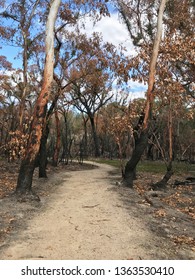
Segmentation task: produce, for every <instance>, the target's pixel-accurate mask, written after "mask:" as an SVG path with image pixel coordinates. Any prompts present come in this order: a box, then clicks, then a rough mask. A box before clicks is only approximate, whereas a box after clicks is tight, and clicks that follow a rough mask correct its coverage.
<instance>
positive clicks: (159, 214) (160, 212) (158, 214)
mask: <svg viewBox="0 0 195 280" xmlns="http://www.w3.org/2000/svg"><path fill="white" fill-rule="evenodd" d="M166 215H167V212H166V211H165V210H164V209H159V210H157V211H155V212H154V216H155V217H165V216H166Z"/></svg>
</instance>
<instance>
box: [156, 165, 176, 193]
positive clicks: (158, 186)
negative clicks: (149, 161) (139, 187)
mask: <svg viewBox="0 0 195 280" xmlns="http://www.w3.org/2000/svg"><path fill="white" fill-rule="evenodd" d="M173 174H174V172H173V168H172V161H170V162H169V164H168V165H167V171H166V174H165V175H164V177H163V178H162V180H160V181H159V182H157V183H156V184H153V185H152V187H153V188H154V189H155V190H156V189H164V188H165V187H166V186H167V183H168V181H169V180H170V179H171V177H172V175H173Z"/></svg>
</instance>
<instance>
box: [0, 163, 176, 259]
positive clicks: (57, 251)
mask: <svg viewBox="0 0 195 280" xmlns="http://www.w3.org/2000/svg"><path fill="white" fill-rule="evenodd" d="M111 171H113V168H112V167H110V166H107V165H99V168H97V169H92V170H86V171H76V172H72V173H70V176H68V178H67V177H66V178H65V182H63V183H61V184H60V185H59V186H57V187H56V189H55V193H53V194H52V195H51V197H50V198H49V199H48V200H47V199H46V202H45V205H44V207H43V208H42V209H41V211H39V213H38V214H35V215H34V216H33V218H32V219H31V220H29V221H28V222H27V226H26V228H25V229H23V230H20V231H19V232H18V233H17V238H14V239H12V240H11V241H10V243H9V246H5V247H3V248H2V250H1V252H0V258H1V259H94V260H95V259H159V258H163V259H166V258H170V257H172V256H171V253H170V252H168V247H169V244H168V243H167V245H166V246H165V245H164V244H163V242H164V240H163V239H162V238H161V239H160V238H158V237H157V236H156V235H155V234H153V233H152V232H151V231H150V230H149V229H148V227H147V225H146V223H147V222H146V221H144V219H143V217H141V218H140V217H138V216H136V215H134V213H133V211H132V213H131V211H129V209H127V208H126V207H124V202H123V200H122V199H120V196H119V194H118V192H117V191H116V189H117V186H114V184H112V183H111V180H110V176H111V175H110V172H111ZM58 176H63V173H62V172H61V173H60V175H58Z"/></svg>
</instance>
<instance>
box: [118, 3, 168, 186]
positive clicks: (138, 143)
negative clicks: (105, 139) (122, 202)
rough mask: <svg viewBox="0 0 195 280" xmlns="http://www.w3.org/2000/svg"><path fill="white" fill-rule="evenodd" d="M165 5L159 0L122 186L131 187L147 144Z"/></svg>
mask: <svg viewBox="0 0 195 280" xmlns="http://www.w3.org/2000/svg"><path fill="white" fill-rule="evenodd" d="M165 5H166V0H161V3H160V7H159V12H158V21H157V32H156V36H155V39H154V45H153V49H152V54H151V60H150V66H149V77H148V90H147V99H146V105H145V110H144V119H143V124H142V125H141V127H140V129H139V136H136V138H137V139H135V146H134V150H133V153H132V156H131V159H130V160H129V161H128V162H127V164H126V166H125V174H124V178H123V184H124V185H125V186H128V187H133V180H134V178H135V171H136V166H137V164H138V162H139V161H140V159H141V156H142V154H143V152H144V150H145V148H146V147H147V144H148V131H149V128H150V123H151V119H152V105H153V102H154V83H155V72H156V63H157V58H158V52H159V46H160V42H161V36H162V22H163V13H164V9H165Z"/></svg>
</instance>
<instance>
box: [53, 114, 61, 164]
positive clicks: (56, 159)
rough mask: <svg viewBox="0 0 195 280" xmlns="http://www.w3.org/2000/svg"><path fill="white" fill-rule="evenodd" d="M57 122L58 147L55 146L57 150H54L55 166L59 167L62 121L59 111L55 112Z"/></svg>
mask: <svg viewBox="0 0 195 280" xmlns="http://www.w3.org/2000/svg"><path fill="white" fill-rule="evenodd" d="M55 121H56V145H55V150H54V155H53V166H55V167H56V166H57V165H58V159H59V152H60V143H61V139H60V120H59V117H58V111H57V110H56V111H55Z"/></svg>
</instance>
